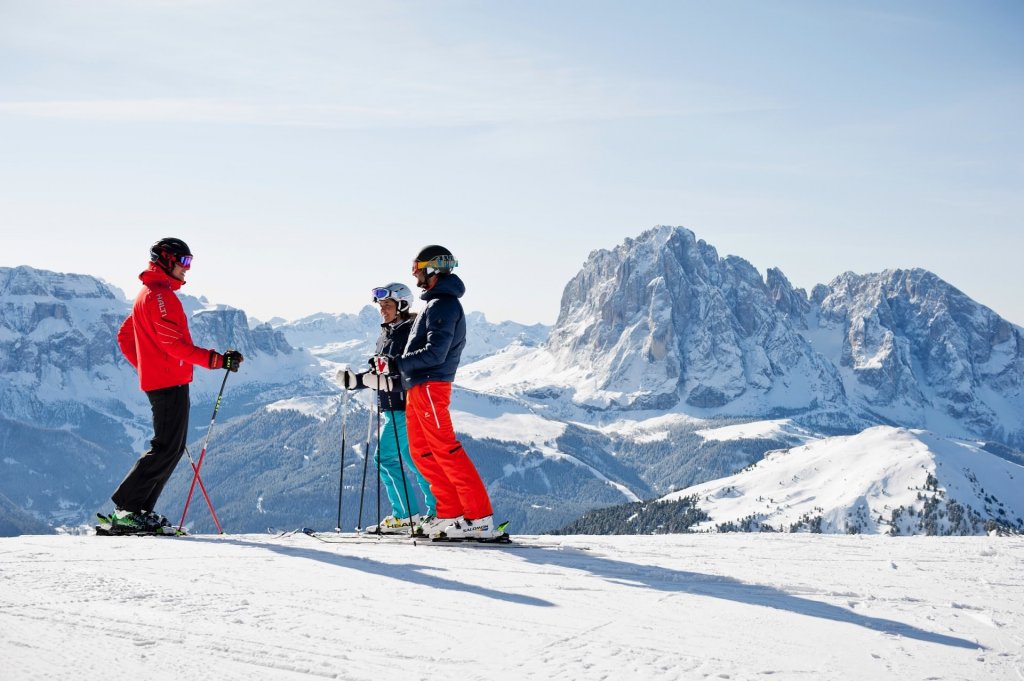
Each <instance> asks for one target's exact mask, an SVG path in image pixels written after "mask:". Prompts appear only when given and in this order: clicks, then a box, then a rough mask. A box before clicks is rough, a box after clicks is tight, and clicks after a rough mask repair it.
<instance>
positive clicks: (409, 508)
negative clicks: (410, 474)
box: [391, 410, 416, 537]
mask: <svg viewBox="0 0 1024 681" xmlns="http://www.w3.org/2000/svg"><path fill="white" fill-rule="evenodd" d="M391 430H393V431H394V433H395V449H396V450H397V451H398V470H400V471H401V472H402V491H403V492H405V512H406V513H407V514H408V517H409V536H410V537H415V536H416V528H415V527H414V526H413V522H412V502H411V501H410V500H409V485H408V484H407V483H406V481H405V464H403V463H402V440H401V439H400V438H399V437H398V419H397V418H396V417H395V411H394V410H392V411H391Z"/></svg>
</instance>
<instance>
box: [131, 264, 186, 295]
mask: <svg viewBox="0 0 1024 681" xmlns="http://www.w3.org/2000/svg"><path fill="white" fill-rule="evenodd" d="M139 279H140V280H142V283H143V284H145V285H146V286H163V287H166V288H169V289H171V290H172V291H177V290H178V289H179V288H181V287H182V286H184V285H185V282H183V281H181V280H180V279H175V278H174V277H172V276H171V275H169V274H167V272H164V270H163V268H162V267H160V266H159V265H157V264H156V263H155V262H151V263H149V267H147V268H146V270H145V271H144V272H143V273H142V274H140V275H139Z"/></svg>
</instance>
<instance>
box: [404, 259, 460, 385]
mask: <svg viewBox="0 0 1024 681" xmlns="http://www.w3.org/2000/svg"><path fill="white" fill-rule="evenodd" d="M465 292H466V285H465V284H463V283H462V280H461V279H459V275H457V274H445V275H441V276H439V277H438V278H437V283H436V284H434V288H432V289H430V290H429V291H424V292H423V293H422V294H421V295H420V299H421V300H425V301H427V306H426V307H425V308H423V311H422V312H420V313H419V315H418V316H417V317H416V320H415V321H414V322H413V324H412V330H411V331H410V332H409V342H408V343H407V344H406V346H405V352H404V353H402V355H401V356H399V357H397V358H396V359H395V364H396V365H397V368H398V372H399V373H400V374H401V376H402V387H403V388H405V389H406V390H408V389H409V388H411V387H413V386H414V385H419V384H420V383H426V382H427V381H447V382H448V383H451V382H452V381H454V380H455V371H456V369H458V368H459V360H460V359H462V349H463V348H464V347H466V315H465V314H464V313H463V311H462V303H460V302H459V298H461V297H462V296H463V294H464V293H465Z"/></svg>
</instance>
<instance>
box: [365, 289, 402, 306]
mask: <svg viewBox="0 0 1024 681" xmlns="http://www.w3.org/2000/svg"><path fill="white" fill-rule="evenodd" d="M371 293H373V302H375V303H378V302H380V301H382V300H387V299H388V298H391V299H392V300H398V298H396V297H395V292H394V291H392V290H391V289H389V288H375V289H373V291H371Z"/></svg>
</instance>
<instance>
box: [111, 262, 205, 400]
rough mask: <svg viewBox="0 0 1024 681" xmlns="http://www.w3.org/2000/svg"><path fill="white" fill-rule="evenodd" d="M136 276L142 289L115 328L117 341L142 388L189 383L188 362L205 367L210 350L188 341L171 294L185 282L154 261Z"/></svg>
mask: <svg viewBox="0 0 1024 681" xmlns="http://www.w3.org/2000/svg"><path fill="white" fill-rule="evenodd" d="M139 279H141V280H142V284H143V286H142V290H141V291H139V295H138V296H137V297H136V298H135V306H134V307H133V308H132V313H131V314H130V315H128V318H127V319H125V320H124V323H123V324H121V329H120V330H119V331H118V332H117V344H118V345H119V346H120V347H121V352H122V353H124V356H125V358H126V359H127V360H128V361H129V362H130V363H131V365H132V366H133V367H135V369H136V370H137V371H138V372H139V385H140V386H141V387H142V389H143V390H144V391H146V392H149V391H150V390H159V389H160V388H170V387H172V386H176V385H184V384H185V383H191V382H192V365H193V364H199V365H201V366H204V367H209V366H210V353H211V352H213V351H212V350H206V349H205V348H199V347H196V346H195V345H193V344H192V336H191V334H189V332H188V319H187V318H186V317H185V310H184V309H183V308H182V307H181V301H180V300H178V296H176V295H175V294H174V292H175V291H177V290H178V289H179V288H181V285H182V284H183V283H185V282H183V281H179V280H178V279H175V278H174V277H172V276H171V275H169V274H167V273H166V272H164V271H163V270H162V269H160V267H159V266H157V265H156V264H155V263H153V264H150V266H149V268H148V269H146V271H145V272H143V273H142V274H140V275H139Z"/></svg>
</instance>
